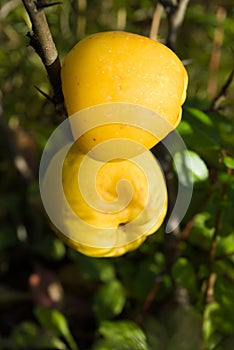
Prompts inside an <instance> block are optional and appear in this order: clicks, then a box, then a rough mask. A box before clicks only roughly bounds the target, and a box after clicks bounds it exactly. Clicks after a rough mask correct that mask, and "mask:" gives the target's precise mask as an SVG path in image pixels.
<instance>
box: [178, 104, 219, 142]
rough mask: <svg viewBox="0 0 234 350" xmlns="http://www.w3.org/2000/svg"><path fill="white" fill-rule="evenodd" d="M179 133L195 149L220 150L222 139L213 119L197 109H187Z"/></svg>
mask: <svg viewBox="0 0 234 350" xmlns="http://www.w3.org/2000/svg"><path fill="white" fill-rule="evenodd" d="M178 131H179V133H180V134H181V135H182V137H183V138H184V141H185V143H186V144H187V145H189V146H192V147H194V148H195V149H220V139H219V135H218V132H217V130H216V129H215V127H214V123H213V121H212V119H211V118H210V117H209V116H208V115H207V114H205V113H204V112H202V111H200V110H199V109H196V108H186V109H184V113H183V120H182V122H181V123H180V125H179V126H178Z"/></svg>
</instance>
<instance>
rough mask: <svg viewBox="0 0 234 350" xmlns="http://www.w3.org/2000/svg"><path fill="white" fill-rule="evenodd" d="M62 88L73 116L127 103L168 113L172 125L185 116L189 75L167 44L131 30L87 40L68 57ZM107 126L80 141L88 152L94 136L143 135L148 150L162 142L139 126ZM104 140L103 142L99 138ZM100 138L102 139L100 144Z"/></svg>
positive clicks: (132, 137) (159, 113)
mask: <svg viewBox="0 0 234 350" xmlns="http://www.w3.org/2000/svg"><path fill="white" fill-rule="evenodd" d="M61 74H62V88H63V93H64V98H65V103H66V107H67V110H68V114H69V115H73V114H74V113H76V112H78V111H80V110H82V109H84V108H88V107H91V106H94V105H99V104H104V103H112V102H126V103H132V104H137V105H141V106H144V107H146V108H148V109H150V110H153V111H154V112H156V113H157V114H158V115H160V116H162V117H164V118H165V119H166V120H167V121H168V123H170V124H171V126H172V129H173V128H175V127H176V126H177V124H178V123H179V121H180V119H181V105H182V104H183V103H184V100H185V96H186V88H187V83H188V77H187V73H186V70H185V68H184V66H183V64H182V62H181V61H180V60H179V58H178V57H177V56H176V55H175V54H174V53H173V52H172V51H171V50H170V49H169V48H167V47H166V46H165V45H163V44H161V43H159V42H156V41H153V40H151V39H149V38H147V37H143V36H140V35H137V34H132V33H127V32H103V33H97V34H94V35H91V36H89V37H87V38H85V39H84V40H81V41H80V42H79V43H78V44H77V45H76V46H75V47H74V48H73V49H72V50H71V51H70V52H69V53H68V55H67V56H66V57H65V59H64V62H63V65H62V73H61ZM116 128H117V126H116V127H114V126H113V125H111V126H110V125H104V126H101V127H99V128H96V129H95V130H93V131H89V132H88V133H87V134H86V135H85V136H83V138H82V140H81V141H80V144H81V146H82V147H83V146H84V147H85V151H87V149H90V148H91V147H92V146H93V144H92V145H91V143H92V140H93V139H99V140H101V141H99V142H102V141H103V140H106V139H111V138H116V137H119V138H125V137H127V138H130V139H133V140H135V141H139V139H143V143H142V144H144V145H145V146H146V147H147V148H148V149H149V148H151V147H152V146H154V145H155V143H157V142H158V139H157V138H155V137H153V136H152V135H151V134H149V133H147V132H145V131H143V130H141V129H137V128H134V127H131V128H132V130H131V132H130V133H129V128H128V129H126V126H124V127H123V128H122V129H121V130H118V136H116ZM97 142H98V141H97ZM97 142H96V143H97Z"/></svg>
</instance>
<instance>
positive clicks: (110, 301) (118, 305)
mask: <svg viewBox="0 0 234 350" xmlns="http://www.w3.org/2000/svg"><path fill="white" fill-rule="evenodd" d="M125 302H126V297H125V293H124V290H123V287H122V284H121V283H120V282H119V281H118V280H113V281H110V282H108V283H106V284H104V285H103V286H102V287H101V288H100V289H99V290H98V293H97V294H96V296H95V300H94V310H95V313H96V315H97V317H98V318H99V319H101V320H103V319H109V318H112V317H113V316H117V315H119V314H120V313H121V312H122V310H123V308H124V305H125Z"/></svg>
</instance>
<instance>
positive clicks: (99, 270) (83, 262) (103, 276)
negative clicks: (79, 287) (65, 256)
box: [69, 249, 115, 282]
mask: <svg viewBox="0 0 234 350" xmlns="http://www.w3.org/2000/svg"><path fill="white" fill-rule="evenodd" d="M69 256H70V257H71V259H72V260H73V261H74V262H75V263H77V265H78V266H79V268H80V270H81V274H82V276H83V277H84V278H85V279H93V280H96V279H100V280H101V281H103V282H107V281H111V280H113V279H115V269H114V265H113V261H112V260H111V259H108V258H103V259H98V258H90V257H87V256H84V255H81V254H79V253H77V252H75V251H74V250H72V249H70V250H69Z"/></svg>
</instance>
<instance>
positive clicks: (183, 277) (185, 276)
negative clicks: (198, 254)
mask: <svg viewBox="0 0 234 350" xmlns="http://www.w3.org/2000/svg"><path fill="white" fill-rule="evenodd" d="M172 276H173V278H174V280H175V282H176V283H177V284H178V285H180V286H182V287H184V288H186V289H187V290H188V291H189V292H191V293H192V294H194V293H196V292H197V286H196V274H195V271H194V267H193V265H192V264H191V263H190V262H189V261H188V260H187V259H185V258H179V259H178V260H177V261H176V262H175V264H174V265H173V267H172Z"/></svg>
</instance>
